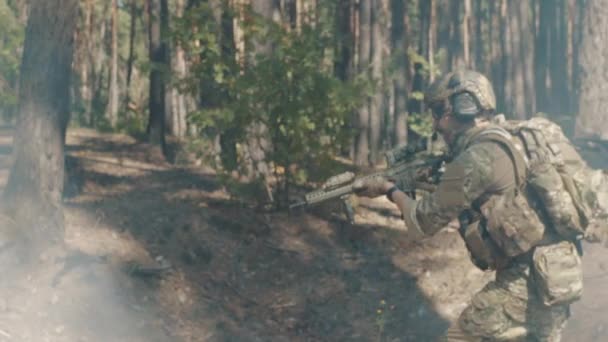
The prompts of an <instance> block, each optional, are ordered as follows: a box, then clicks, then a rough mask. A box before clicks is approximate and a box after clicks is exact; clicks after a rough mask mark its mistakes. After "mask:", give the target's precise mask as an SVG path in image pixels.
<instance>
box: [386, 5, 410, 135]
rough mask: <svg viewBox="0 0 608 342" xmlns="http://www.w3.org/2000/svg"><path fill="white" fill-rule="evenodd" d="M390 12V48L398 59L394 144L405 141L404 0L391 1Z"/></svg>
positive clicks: (406, 46)
mask: <svg viewBox="0 0 608 342" xmlns="http://www.w3.org/2000/svg"><path fill="white" fill-rule="evenodd" d="M391 14H392V16H393V17H392V21H393V26H392V43H393V46H392V50H393V54H394V56H395V58H397V60H398V61H399V62H398V63H397V69H396V71H395V78H394V81H393V88H394V89H395V90H394V91H395V121H394V131H393V133H392V134H393V136H394V140H393V141H394V142H395V145H404V144H406V143H407V137H408V134H407V129H408V127H407V117H408V110H407V98H408V94H409V89H408V82H409V80H410V79H411V75H410V62H409V57H408V54H407V50H408V49H409V37H410V35H409V13H408V11H407V2H406V1H405V0H396V1H393V8H392V11H391Z"/></svg>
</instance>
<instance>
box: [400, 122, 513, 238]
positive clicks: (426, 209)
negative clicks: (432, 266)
mask: <svg viewBox="0 0 608 342" xmlns="http://www.w3.org/2000/svg"><path fill="white" fill-rule="evenodd" d="M483 130H484V128H480V127H473V128H470V129H468V130H466V131H464V132H462V133H461V134H460V135H458V136H457V137H456V139H455V143H454V144H453V146H452V148H451V154H452V156H453V159H452V161H451V162H450V163H449V164H447V165H446V168H445V173H444V174H443V176H442V178H441V181H440V183H439V184H438V187H437V190H436V191H435V192H433V193H432V194H429V195H428V196H426V197H423V198H422V199H420V200H418V201H417V202H415V205H414V206H412V207H411V208H410V212H409V214H408V213H404V220H405V223H406V225H407V227H408V228H409V229H414V230H417V231H418V232H421V233H423V234H425V235H432V234H435V233H436V232H437V231H439V230H440V229H442V228H443V227H445V226H446V225H447V224H448V223H449V222H450V221H452V220H454V219H456V218H458V216H459V215H460V214H461V213H462V212H464V211H466V210H469V209H471V207H472V205H473V202H474V201H476V200H479V199H481V198H483V197H486V196H487V197H489V196H490V195H495V194H496V195H500V194H503V193H506V192H508V191H513V189H514V187H515V186H516V181H515V170H514V166H513V162H512V161H511V158H510V157H509V155H508V153H507V152H506V151H505V150H504V148H502V147H501V146H500V145H499V144H497V143H495V142H490V141H487V142H479V143H475V144H471V145H470V146H469V142H470V141H471V139H473V138H474V137H475V136H476V135H477V134H479V133H480V132H481V131H483Z"/></svg>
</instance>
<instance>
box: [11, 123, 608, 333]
mask: <svg viewBox="0 0 608 342" xmlns="http://www.w3.org/2000/svg"><path fill="white" fill-rule="evenodd" d="M10 134H11V131H10V130H9V129H3V130H0V185H3V184H4V182H5V181H6V176H7V174H8V167H9V165H10V158H9V156H10V152H11V148H10V144H11V139H10ZM67 144H68V149H67V153H68V155H69V158H70V162H69V163H68V165H69V167H70V168H71V172H70V179H69V183H68V185H67V188H66V191H67V194H68V197H67V198H66V200H65V216H66V237H65V240H66V243H67V245H68V249H69V252H68V253H67V254H65V255H63V256H59V257H57V256H48V255H41V256H39V259H40V261H39V262H38V267H33V268H28V269H26V270H22V271H20V272H17V271H14V272H9V273H10V276H6V275H5V276H4V277H2V279H1V280H0V342H1V341H33V342H38V341H41V342H44V341H61V342H63V341H65V342H80V341H81V342H85V341H91V342H92V341H95V342H97V341H100V342H101V341H125V342H139V341H141V342H144V341H146V342H147V341H150V342H156V341H159V342H161V341H197V342H198V341H434V340H436V339H437V337H439V336H441V335H442V333H443V332H444V331H445V329H446V328H447V326H448V324H449V321H450V320H452V319H454V318H455V317H457V315H458V314H459V312H460V311H461V310H462V309H463V308H464V307H465V306H466V303H467V300H468V299H469V298H470V296H471V295H472V294H473V293H475V292H476V291H477V290H479V289H480V288H481V287H483V285H484V284H485V283H486V282H487V281H488V280H490V279H492V277H493V275H492V274H491V273H483V272H481V271H479V270H477V269H476V268H475V267H473V265H472V264H471V263H470V261H469V259H468V255H467V252H466V250H465V249H464V246H463V243H462V241H461V239H460V238H459V235H458V234H457V233H456V232H455V231H454V230H452V229H450V228H446V229H445V230H443V231H442V232H440V233H438V234H437V235H435V236H434V237H432V238H427V239H424V240H422V241H413V240H412V239H411V238H410V237H409V236H408V234H407V233H406V232H404V227H403V223H402V221H401V220H400V219H399V217H398V214H397V212H396V211H395V210H394V208H393V207H392V205H391V204H390V203H389V202H388V201H387V200H385V199H377V200H370V201H362V202H361V203H360V206H359V208H358V210H357V215H356V220H355V222H356V223H355V224H352V225H351V224H349V223H348V222H346V221H345V220H344V219H343V218H342V216H341V214H340V213H339V212H337V211H335V210H333V209H332V208H331V206H326V207H319V208H316V209H313V210H308V211H307V212H301V213H297V214H292V215H288V214H287V213H282V212H260V211H256V209H255V208H253V207H251V206H248V205H246V204H245V203H244V202H243V201H240V200H238V199H235V198H232V197H231V196H230V195H229V194H228V193H227V192H226V191H225V189H224V188H223V187H222V186H221V185H220V184H219V183H218V182H217V181H216V178H215V176H214V174H213V172H211V171H210V170H205V169H204V168H203V167H184V166H175V165H171V164H167V163H165V162H162V161H161V160H160V159H159V158H156V157H154V154H153V153H150V148H149V147H148V146H147V145H145V144H141V143H138V142H136V141H135V140H134V139H132V138H130V137H128V136H124V135H116V134H114V135H110V134H101V133H97V132H94V131H90V130H82V129H75V130H70V131H69V134H68V139H67ZM587 247H588V248H586V255H585V258H584V263H585V272H586V273H585V277H586V278H587V279H586V280H587V282H586V289H585V295H584V298H583V300H582V301H580V302H579V303H577V304H576V305H574V307H573V315H572V319H571V320H570V322H569V325H568V328H567V331H566V334H565V337H564V341H574V340H576V341H578V342H590V341H605V340H606V337H607V336H608V286H606V283H607V280H608V267H607V264H606V263H607V262H608V249H604V248H602V247H601V246H598V245H593V246H587ZM0 252H1V249H0ZM147 267H150V268H151V269H148V268H147ZM165 268H166V269H165ZM157 271H158V272H157ZM33 327H35V328H33Z"/></svg>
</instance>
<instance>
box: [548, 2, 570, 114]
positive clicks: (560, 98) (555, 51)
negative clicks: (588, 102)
mask: <svg viewBox="0 0 608 342" xmlns="http://www.w3.org/2000/svg"><path fill="white" fill-rule="evenodd" d="M553 3H554V5H553V7H554V15H553V18H554V19H553V25H552V26H553V34H552V35H551V50H550V51H551V54H550V55H549V57H550V60H549V65H550V69H549V70H550V75H551V104H552V106H551V107H550V108H549V109H548V111H550V112H551V113H555V114H566V113H565V112H564V111H566V110H568V108H570V101H569V99H570V94H569V91H570V89H569V87H568V60H567V59H568V56H567V49H568V33H567V21H566V4H565V0H556V1H553Z"/></svg>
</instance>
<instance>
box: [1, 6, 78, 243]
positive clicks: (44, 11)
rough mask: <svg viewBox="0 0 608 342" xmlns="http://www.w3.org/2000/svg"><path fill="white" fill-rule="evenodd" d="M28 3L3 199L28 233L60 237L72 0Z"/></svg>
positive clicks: (73, 13) (73, 17)
mask: <svg viewBox="0 0 608 342" xmlns="http://www.w3.org/2000/svg"><path fill="white" fill-rule="evenodd" d="M30 5H31V7H30V13H29V17H28V24H27V29H26V34H25V43H24V51H23V57H22V62H21V69H20V74H21V80H20V86H19V113H18V117H17V127H16V131H15V135H14V149H15V150H14V157H15V162H14V164H13V166H12V168H11V172H10V176H9V179H8V183H7V186H6V188H5V190H4V198H3V199H4V202H3V204H4V209H5V211H6V213H7V214H8V215H10V216H12V217H13V218H14V219H15V220H16V221H17V222H20V223H22V224H24V225H22V227H24V228H32V229H33V231H31V233H32V237H33V238H36V239H42V240H44V239H49V238H50V239H52V240H53V241H57V242H61V241H63V240H62V235H61V234H63V212H62V209H61V198H62V193H63V182H64V139H65V133H66V128H67V123H68V120H69V115H68V113H69V108H70V107H69V106H70V100H69V98H70V96H69V95H70V76H71V63H72V55H73V53H72V52H73V39H72V38H73V33H74V29H75V26H76V18H77V9H78V1H77V0H36V1H32V2H31V3H30ZM45 242H49V241H48V240H47V241H45Z"/></svg>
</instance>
